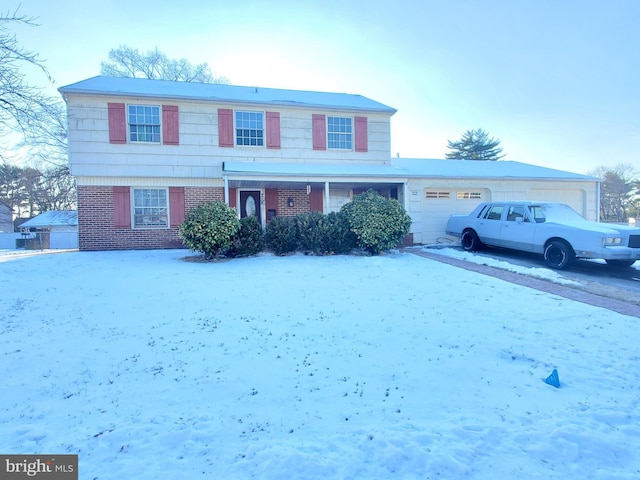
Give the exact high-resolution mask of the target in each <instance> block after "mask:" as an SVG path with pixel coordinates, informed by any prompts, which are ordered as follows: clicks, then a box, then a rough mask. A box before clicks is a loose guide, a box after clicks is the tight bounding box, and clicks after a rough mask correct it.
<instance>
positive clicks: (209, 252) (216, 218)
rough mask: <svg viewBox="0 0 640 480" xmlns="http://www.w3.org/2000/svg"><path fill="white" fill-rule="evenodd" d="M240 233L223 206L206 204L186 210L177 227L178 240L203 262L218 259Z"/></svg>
mask: <svg viewBox="0 0 640 480" xmlns="http://www.w3.org/2000/svg"><path fill="white" fill-rule="evenodd" d="M239 229H240V220H238V216H237V213H236V211H235V210H234V209H233V208H231V207H229V206H228V205H227V204H225V203H224V202H220V201H215V202H209V203H205V204H202V205H199V206H197V207H195V208H194V209H192V210H190V211H189V212H188V213H187V215H186V218H185V220H184V222H183V223H182V224H181V225H180V228H179V233H180V238H181V239H182V241H183V242H184V244H185V245H186V246H187V247H188V248H189V249H191V250H193V251H195V252H199V253H202V254H203V255H204V257H205V258H206V259H208V260H209V259H212V258H216V257H218V256H219V255H220V254H222V253H225V252H226V251H228V250H229V249H230V248H231V245H232V241H233V239H234V238H235V237H236V235H237V234H238V231H239Z"/></svg>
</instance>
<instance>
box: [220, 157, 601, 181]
mask: <svg viewBox="0 0 640 480" xmlns="http://www.w3.org/2000/svg"><path fill="white" fill-rule="evenodd" d="M224 171H225V172H226V173H230V174H239V175H242V174H246V175H264V176H301V175H308V176H312V177H313V176H322V177H326V176H338V177H339V176H349V177H353V176H361V177H365V176H369V177H370V176H380V177H396V178H400V177H402V178H467V179H471V178H487V179H489V178H491V179H504V178H512V179H540V180H564V181H598V179H597V178H595V177H590V176H587V175H580V174H578V173H571V172H565V171H562V170H555V169H552V168H546V167H539V166H537V165H529V164H527V163H520V162H513V161H496V162H492V161H473V160H435V159H419V158H392V159H391V163H390V164H387V165H367V164H308V163H264V162H224Z"/></svg>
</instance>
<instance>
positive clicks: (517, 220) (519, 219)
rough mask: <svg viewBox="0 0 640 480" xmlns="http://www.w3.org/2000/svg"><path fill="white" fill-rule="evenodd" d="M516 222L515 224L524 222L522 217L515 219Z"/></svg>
mask: <svg viewBox="0 0 640 480" xmlns="http://www.w3.org/2000/svg"><path fill="white" fill-rule="evenodd" d="M516 222H517V223H522V222H524V217H516Z"/></svg>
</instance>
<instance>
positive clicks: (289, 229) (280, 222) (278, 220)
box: [265, 217, 298, 255]
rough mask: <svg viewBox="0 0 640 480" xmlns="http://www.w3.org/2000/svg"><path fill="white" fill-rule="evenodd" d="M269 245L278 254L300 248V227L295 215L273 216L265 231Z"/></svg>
mask: <svg viewBox="0 0 640 480" xmlns="http://www.w3.org/2000/svg"><path fill="white" fill-rule="evenodd" d="M265 240H266V242H267V246H268V247H269V248H271V250H273V253H275V254H276V255H285V254H287V253H291V252H294V251H295V250H296V248H298V229H297V227H296V220H295V218H294V217H273V218H272V219H271V221H270V222H269V224H268V225H267V230H266V232H265Z"/></svg>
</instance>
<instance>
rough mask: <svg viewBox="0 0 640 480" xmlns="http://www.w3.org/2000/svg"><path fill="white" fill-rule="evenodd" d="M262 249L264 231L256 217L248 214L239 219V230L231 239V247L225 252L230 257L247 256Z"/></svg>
mask: <svg viewBox="0 0 640 480" xmlns="http://www.w3.org/2000/svg"><path fill="white" fill-rule="evenodd" d="M262 250H264V232H263V231H262V226H261V225H260V223H259V222H258V219H257V218H256V217H254V216H249V217H245V218H241V219H240V230H238V234H237V236H236V237H235V238H234V239H233V242H232V246H231V249H230V250H229V252H227V255H228V256H230V257H237V256H241V257H244V256H249V255H255V254H257V253H260V252H261V251H262Z"/></svg>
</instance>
